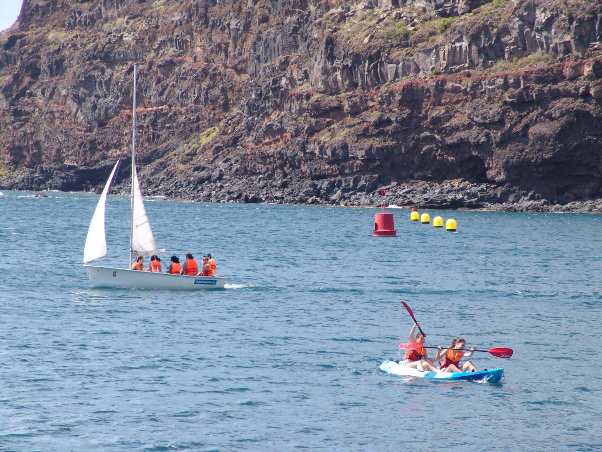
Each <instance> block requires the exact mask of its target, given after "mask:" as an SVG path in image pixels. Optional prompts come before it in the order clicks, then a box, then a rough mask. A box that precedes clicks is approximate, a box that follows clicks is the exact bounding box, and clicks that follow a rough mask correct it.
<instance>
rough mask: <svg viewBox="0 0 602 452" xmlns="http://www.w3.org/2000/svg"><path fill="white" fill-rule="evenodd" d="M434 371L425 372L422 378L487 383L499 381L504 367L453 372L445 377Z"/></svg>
mask: <svg viewBox="0 0 602 452" xmlns="http://www.w3.org/2000/svg"><path fill="white" fill-rule="evenodd" d="M436 375H437V373H436V372H427V373H426V374H425V375H424V378H428V379H429V380H445V381H447V380H452V381H453V380H463V381H487V382H489V383H499V381H500V380H501V379H502V376H503V375H504V369H501V368H497V369H490V370H479V371H477V372H453V373H450V374H449V375H446V376H445V377H443V378H442V377H439V378H437V377H436Z"/></svg>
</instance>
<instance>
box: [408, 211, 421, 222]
mask: <svg viewBox="0 0 602 452" xmlns="http://www.w3.org/2000/svg"><path fill="white" fill-rule="evenodd" d="M419 219H420V214H419V213H418V211H416V210H412V211H411V212H410V221H418V220H419Z"/></svg>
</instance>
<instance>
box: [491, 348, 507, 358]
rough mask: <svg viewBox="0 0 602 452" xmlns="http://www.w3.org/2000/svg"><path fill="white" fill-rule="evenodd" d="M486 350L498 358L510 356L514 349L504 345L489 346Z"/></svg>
mask: <svg viewBox="0 0 602 452" xmlns="http://www.w3.org/2000/svg"><path fill="white" fill-rule="evenodd" d="M487 351H488V352H489V353H491V354H492V355H493V356H497V357H498V358H510V357H511V356H512V355H513V354H514V350H512V349H511V348H505V347H496V348H490V349H489V350H487Z"/></svg>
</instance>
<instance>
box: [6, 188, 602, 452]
mask: <svg viewBox="0 0 602 452" xmlns="http://www.w3.org/2000/svg"><path fill="white" fill-rule="evenodd" d="M96 200H97V196H96V195H91V194H63V193H48V197H47V198H41V199H38V198H35V197H32V194H31V193H26V192H7V191H5V192H4V193H3V194H2V195H1V196H0V275H1V277H0V278H1V279H0V281H1V290H0V321H1V322H0V450H3V451H5V450H6V451H8V450H15V451H70V450H73V451H82V450H102V451H134V450H140V451H172V450H199V451H209V450H224V451H225V450H259V451H266V450H274V451H281V450H293V449H309V450H328V451H332V450H341V451H365V450H374V451H399V450H441V449H448V450H449V449H451V450H500V451H507V450H582V451H587V450H600V449H602V433H601V432H602V428H601V427H602V421H601V419H600V415H601V412H602V372H601V371H600V356H599V354H600V350H601V349H602V338H601V333H602V328H601V326H600V323H601V321H602V234H600V232H601V230H602V217H601V216H593V215H558V214H520V213H493V212H453V213H451V212H444V211H442V212H432V211H431V214H432V215H434V214H437V213H439V214H441V215H443V216H444V217H448V216H449V215H453V216H454V217H455V218H457V219H458V224H459V232H458V233H457V234H452V233H447V232H445V231H443V230H435V229H433V228H432V227H430V226H423V225H420V224H415V223H410V222H409V221H408V220H407V218H408V213H407V211H401V210H394V211H393V212H394V213H395V215H396V224H397V230H398V237H396V238H373V237H371V236H370V232H371V228H372V225H373V215H374V213H375V212H376V210H375V209H344V208H324V207H302V206H275V205H233V204H223V205H215V204H213V205H212V204H200V203H181V202H171V201H166V200H156V201H153V202H148V203H147V212H148V213H149V216H150V219H151V223H152V226H153V229H154V232H155V235H156V239H157V241H158V244H159V245H160V246H161V247H164V248H166V249H167V250H169V251H168V252H169V254H172V253H175V254H178V255H180V256H182V255H183V254H184V253H186V252H188V251H190V252H192V253H193V254H196V255H201V254H202V253H206V252H211V253H212V254H213V255H214V256H215V257H216V258H217V260H218V265H219V272H220V273H221V274H222V275H224V276H226V278H227V282H228V286H227V287H228V288H227V289H226V290H224V291H218V292H195V293H184V292H153V291H140V290H129V291H128V290H99V289H91V288H89V286H88V282H87V280H86V277H85V274H84V272H83V270H82V267H81V264H80V262H81V258H82V250H83V242H84V239H85V234H86V231H87V227H88V223H89V220H90V218H91V215H92V212H93V210H94V207H95V203H96ZM128 208H129V201H128V200H127V199H125V198H119V197H112V198H110V200H109V205H108V212H107V216H108V220H109V221H108V228H107V229H108V231H107V234H108V246H109V257H108V258H107V262H108V263H111V264H115V265H120V266H122V265H127V250H126V246H127V243H128V238H127V228H128ZM164 262H165V260H164ZM401 298H403V299H405V300H407V301H408V302H409V304H410V305H411V306H412V308H413V309H414V313H415V314H416V316H417V318H418V320H419V321H420V322H421V323H422V326H423V328H424V330H425V331H426V333H427V334H428V342H429V344H431V345H439V344H447V343H448V342H449V341H450V340H451V339H452V338H453V337H454V336H458V335H462V336H464V337H466V338H467V340H468V343H469V344H472V345H477V346H481V347H486V348H488V347H493V346H507V347H511V348H513V349H514V350H515V355H514V357H513V358H512V359H510V360H500V359H495V358H493V357H491V356H489V355H487V354H483V353H481V354H478V355H476V354H475V359H474V361H475V363H476V364H477V366H479V367H481V368H491V367H497V366H502V367H504V369H505V378H504V380H503V382H502V384H500V385H490V384H478V383H441V382H429V381H424V380H414V379H408V378H401V377H395V376H390V375H387V374H384V373H382V372H381V371H380V370H379V369H378V367H379V365H380V363H381V362H382V361H383V360H385V359H389V358H396V357H398V356H399V352H398V350H397V347H398V343H399V341H400V339H401V340H404V341H405V335H406V334H407V331H408V330H409V328H410V326H411V323H410V319H409V318H408V315H407V314H406V313H405V311H402V309H401V306H400V302H399V300H400V299H401Z"/></svg>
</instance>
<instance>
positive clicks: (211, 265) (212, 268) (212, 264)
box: [207, 258, 217, 276]
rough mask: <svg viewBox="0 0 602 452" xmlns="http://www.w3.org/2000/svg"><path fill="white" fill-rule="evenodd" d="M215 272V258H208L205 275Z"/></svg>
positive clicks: (211, 274) (213, 274) (212, 274)
mask: <svg viewBox="0 0 602 452" xmlns="http://www.w3.org/2000/svg"><path fill="white" fill-rule="evenodd" d="M216 272H217V262H215V259H213V258H212V259H210V260H209V265H208V269H207V276H215V273H216Z"/></svg>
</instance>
